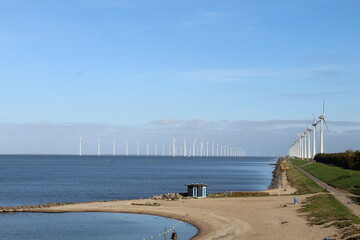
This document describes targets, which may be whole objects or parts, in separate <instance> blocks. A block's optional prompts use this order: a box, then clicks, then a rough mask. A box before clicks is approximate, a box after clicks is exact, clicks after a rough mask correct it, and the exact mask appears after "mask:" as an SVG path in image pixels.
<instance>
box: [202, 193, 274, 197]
mask: <svg viewBox="0 0 360 240" xmlns="http://www.w3.org/2000/svg"><path fill="white" fill-rule="evenodd" d="M269 195H270V194H269V193H267V192H218V193H211V194H210V193H209V194H208V195H207V197H208V198H226V197H263V196H269Z"/></svg>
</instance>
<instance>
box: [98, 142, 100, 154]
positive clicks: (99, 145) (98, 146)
mask: <svg viewBox="0 0 360 240" xmlns="http://www.w3.org/2000/svg"><path fill="white" fill-rule="evenodd" d="M98 156H100V138H98Z"/></svg>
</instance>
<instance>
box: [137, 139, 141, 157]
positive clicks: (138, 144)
mask: <svg viewBox="0 0 360 240" xmlns="http://www.w3.org/2000/svg"><path fill="white" fill-rule="evenodd" d="M136 155H137V156H140V141H138V142H137V148H136Z"/></svg>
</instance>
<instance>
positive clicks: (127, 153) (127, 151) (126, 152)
mask: <svg viewBox="0 0 360 240" xmlns="http://www.w3.org/2000/svg"><path fill="white" fill-rule="evenodd" d="M125 155H126V156H129V141H126V144H125Z"/></svg>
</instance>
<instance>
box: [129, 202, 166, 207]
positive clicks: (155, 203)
mask: <svg viewBox="0 0 360 240" xmlns="http://www.w3.org/2000/svg"><path fill="white" fill-rule="evenodd" d="M131 205H136V206H151V207H159V206H160V203H157V202H154V203H150V202H146V203H131Z"/></svg>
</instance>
